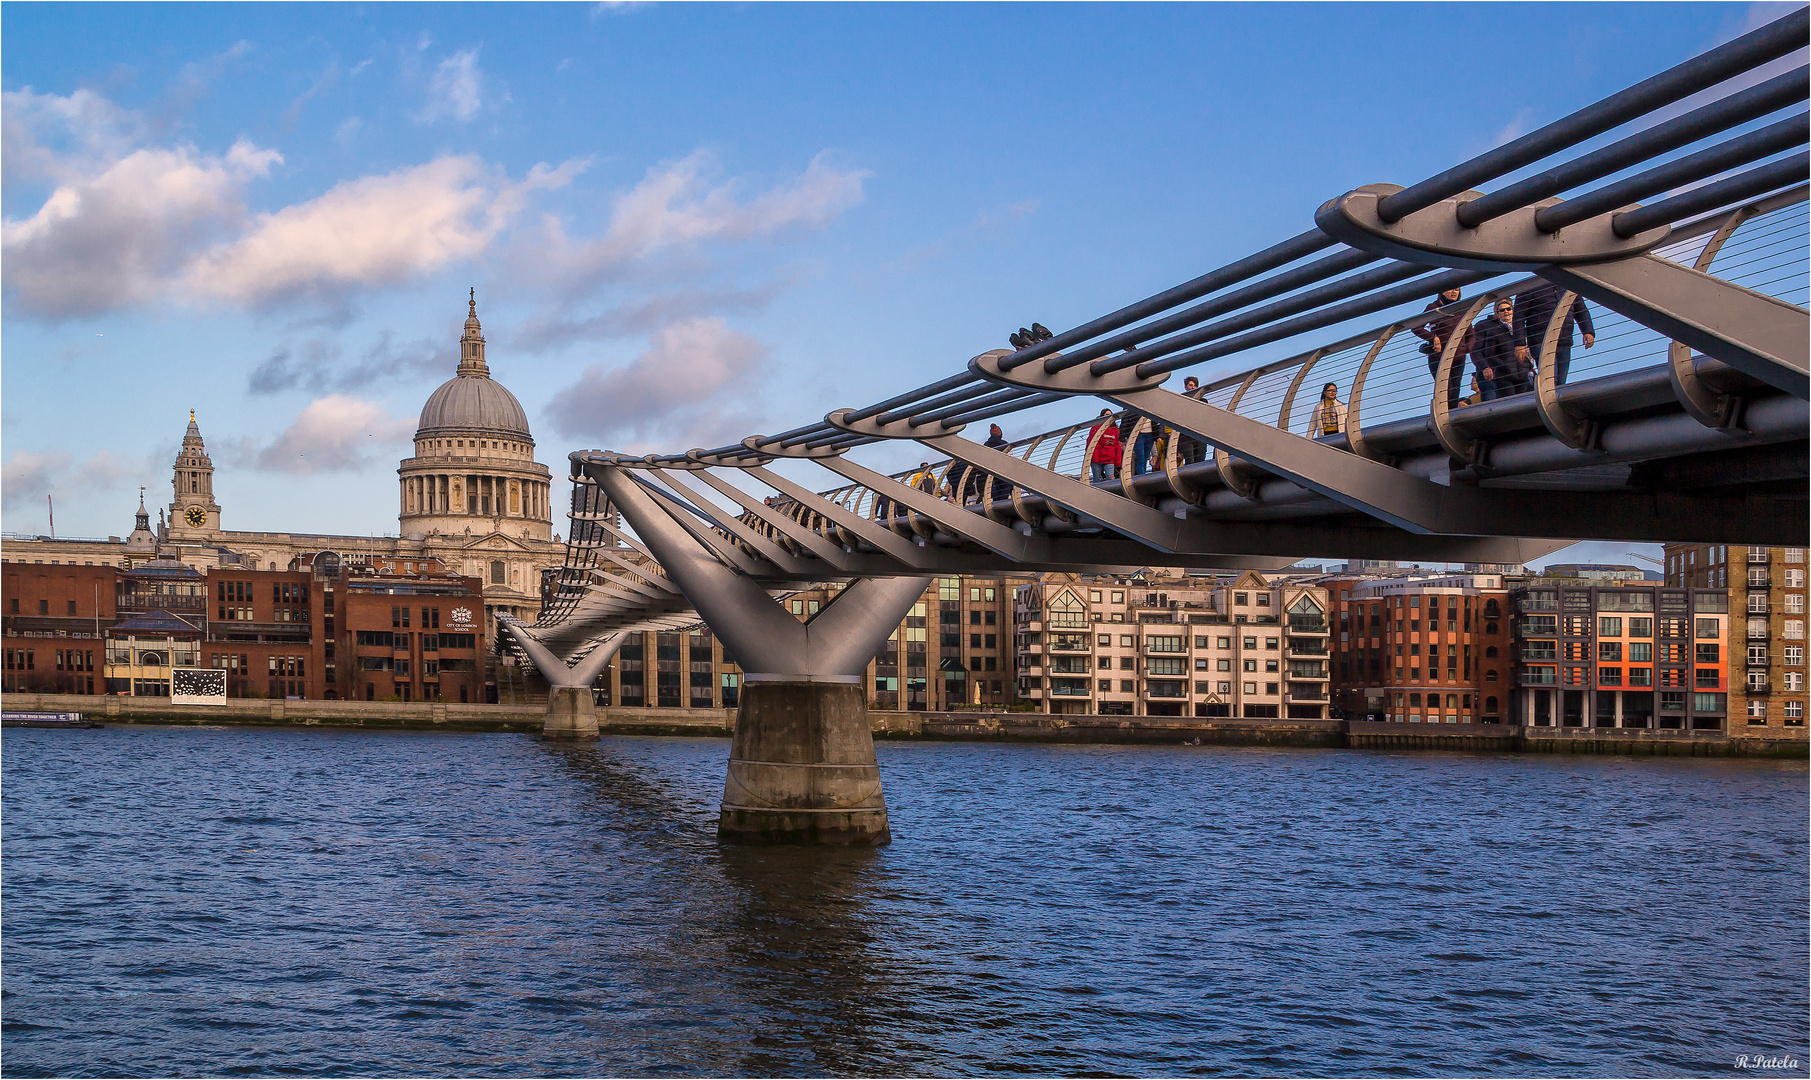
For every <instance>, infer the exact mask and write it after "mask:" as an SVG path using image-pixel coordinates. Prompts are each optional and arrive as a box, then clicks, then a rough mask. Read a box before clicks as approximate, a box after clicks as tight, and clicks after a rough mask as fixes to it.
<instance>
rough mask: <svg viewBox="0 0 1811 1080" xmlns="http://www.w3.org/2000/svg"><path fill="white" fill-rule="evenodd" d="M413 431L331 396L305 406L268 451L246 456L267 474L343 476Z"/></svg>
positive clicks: (367, 406) (371, 408)
mask: <svg viewBox="0 0 1811 1080" xmlns="http://www.w3.org/2000/svg"><path fill="white" fill-rule="evenodd" d="M414 430H415V423H414V421H412V420H407V419H402V420H397V419H392V418H391V417H390V416H389V414H387V413H386V412H384V410H383V408H382V407H381V406H378V405H375V404H372V403H371V402H369V401H362V400H360V399H358V398H355V397H349V396H347V395H345V394H332V395H330V396H328V397H324V398H321V399H319V400H318V401H315V402H312V403H310V404H309V406H308V407H307V408H305V409H303V410H302V412H301V414H300V415H298V416H297V417H296V419H295V422H294V423H292V424H290V425H289V427H288V428H286V429H285V430H284V431H283V433H282V434H281V435H278V436H277V437H276V439H275V440H274V441H272V442H271V444H270V445H269V446H265V447H262V448H258V449H254V450H253V451H252V453H251V455H250V456H251V460H252V463H253V465H254V466H255V467H256V468H259V469H263V470H265V471H267V472H288V473H318V472H346V471H352V470H356V469H361V468H364V467H365V466H366V465H369V464H370V463H371V462H372V461H374V460H376V458H377V457H378V456H379V452H380V451H385V450H388V449H389V448H390V447H392V446H394V445H395V444H396V443H399V442H402V441H404V440H406V439H407V438H408V437H409V435H410V434H411V433H412V432H413V431H414Z"/></svg>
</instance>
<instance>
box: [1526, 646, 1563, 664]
mask: <svg viewBox="0 0 1811 1080" xmlns="http://www.w3.org/2000/svg"><path fill="white" fill-rule="evenodd" d="M1522 660H1523V662H1525V663H1529V662H1531V663H1536V664H1557V663H1559V651H1558V650H1557V649H1554V648H1551V647H1549V648H1545V649H1535V648H1524V649H1523V650H1522Z"/></svg>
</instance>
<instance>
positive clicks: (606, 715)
mask: <svg viewBox="0 0 1811 1080" xmlns="http://www.w3.org/2000/svg"><path fill="white" fill-rule="evenodd" d="M0 708H3V709H4V710H5V711H7V712H79V713H82V714H84V715H86V716H87V717H88V718H90V719H93V720H100V721H104V722H112V723H124V724H262V725H269V724H293V725H299V726H305V727H356V728H372V729H379V728H389V729H404V730H420V731H499V732H524V733H538V732H539V731H540V730H541V721H542V708H541V706H539V705H459V704H449V703H444V702H426V701H416V702H393V701H279V700H274V699H266V698H234V699H231V700H229V701H228V702H227V703H226V704H225V705H211V706H201V705H176V704H173V703H171V702H170V701H168V700H165V699H159V698H120V697H87V696H79V695H69V694H7V695H5V696H4V698H0ZM868 715H869V720H870V722H871V723H872V726H873V729H874V735H875V737H876V738H880V739H935V740H962V741H971V742H1045V743H1048V742H1066V743H1147V744H1167V745H1172V746H1173V745H1176V744H1178V743H1191V744H1194V743H1199V744H1200V745H1204V746H1205V745H1221V746H1303V747H1326V748H1338V747H1354V748H1360V749H1422V750H1485V751H1506V752H1511V753H1560V754H1655V755H1668V756H1671V755H1680V756H1692V757H1784V758H1801V759H1803V758H1806V757H1807V756H1808V753H1811V751H1808V748H1807V742H1806V739H1805V738H1804V737H1803V736H1800V737H1797V738H1765V737H1760V738H1757V737H1753V736H1746V735H1744V736H1738V737H1735V738H1731V737H1730V736H1728V735H1727V734H1725V733H1724V732H1721V731H1673V730H1643V729H1639V728H1550V727H1519V726H1516V725H1513V724H1373V723H1366V722H1363V721H1346V720H1243V719H1227V718H1217V717H1193V718H1191V717H1174V718H1171V717H1161V716H1137V717H1131V716H1094V715H1088V716H1052V715H1049V714H1045V713H1013V712H1002V713H979V712H976V713H963V712H951V713H896V712H878V711H877V712H872V713H869V714H868ZM598 722H599V723H600V724H601V725H602V726H603V727H604V729H605V730H606V731H607V732H608V733H609V734H612V735H701V736H717V737H727V736H729V735H730V734H731V733H732V732H733V731H734V730H735V723H736V711H735V710H734V709H646V708H610V707H604V708H600V709H599V710H598Z"/></svg>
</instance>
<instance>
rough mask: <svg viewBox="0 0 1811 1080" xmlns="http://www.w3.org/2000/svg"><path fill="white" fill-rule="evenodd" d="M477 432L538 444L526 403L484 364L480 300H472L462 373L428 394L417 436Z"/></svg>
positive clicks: (463, 342)
mask: <svg viewBox="0 0 1811 1080" xmlns="http://www.w3.org/2000/svg"><path fill="white" fill-rule="evenodd" d="M474 430H476V431H482V432H491V433H495V434H498V435H513V436H518V437H520V438H521V439H522V440H523V441H526V442H533V441H534V436H533V435H531V434H530V433H529V431H528V415H527V414H526V413H524V412H523V411H522V403H521V402H519V401H517V400H516V396H515V395H514V394H512V393H510V392H509V391H508V390H505V389H504V388H503V385H502V384H501V383H499V382H497V381H495V380H493V379H492V378H491V377H490V368H489V366H488V365H486V364H485V362H484V331H483V329H482V328H481V327H480V326H479V325H478V304H477V301H476V299H473V300H472V301H471V306H470V314H469V315H468V316H467V317H466V320H465V333H464V335H463V336H462V337H461V338H460V339H459V371H458V374H456V375H455V376H454V377H453V378H451V379H448V380H447V381H446V382H443V383H441V384H440V388H439V389H437V390H435V391H434V392H433V393H432V394H430V395H428V402H427V404H426V405H423V406H422V407H421V423H420V424H419V425H417V427H416V431H415V437H416V438H417V439H420V438H423V437H424V436H431V435H433V434H435V433H436V432H440V431H448V432H451V431H459V432H466V431H474Z"/></svg>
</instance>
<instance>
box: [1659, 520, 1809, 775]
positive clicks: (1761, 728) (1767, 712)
mask: <svg viewBox="0 0 1811 1080" xmlns="http://www.w3.org/2000/svg"><path fill="white" fill-rule="evenodd" d="M1664 565H1665V567H1666V583H1667V584H1668V585H1669V586H1683V587H1687V588H1691V589H1693V590H1694V591H1696V590H1701V589H1707V588H1708V589H1715V590H1717V591H1718V592H1720V593H1722V594H1723V596H1724V597H1725V602H1726V604H1727V605H1728V608H1729V611H1730V622H1731V642H1730V648H1729V660H1728V664H1727V678H1728V683H1729V734H1730V736H1731V737H1732V738H1745V737H1747V738H1770V739H1779V738H1799V739H1804V738H1806V733H1807V728H1806V725H1805V713H1806V711H1807V708H1808V707H1811V694H1808V693H1807V690H1806V678H1807V670H1808V669H1807V667H1806V664H1805V659H1806V658H1805V649H1806V646H1807V642H1806V640H1805V623H1806V619H1807V618H1811V615H1807V613H1806V610H1805V609H1806V582H1805V572H1806V569H1807V568H1806V562H1805V549H1804V548H1764V547H1731V546H1728V545H1721V544H1667V545H1665V564H1664Z"/></svg>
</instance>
